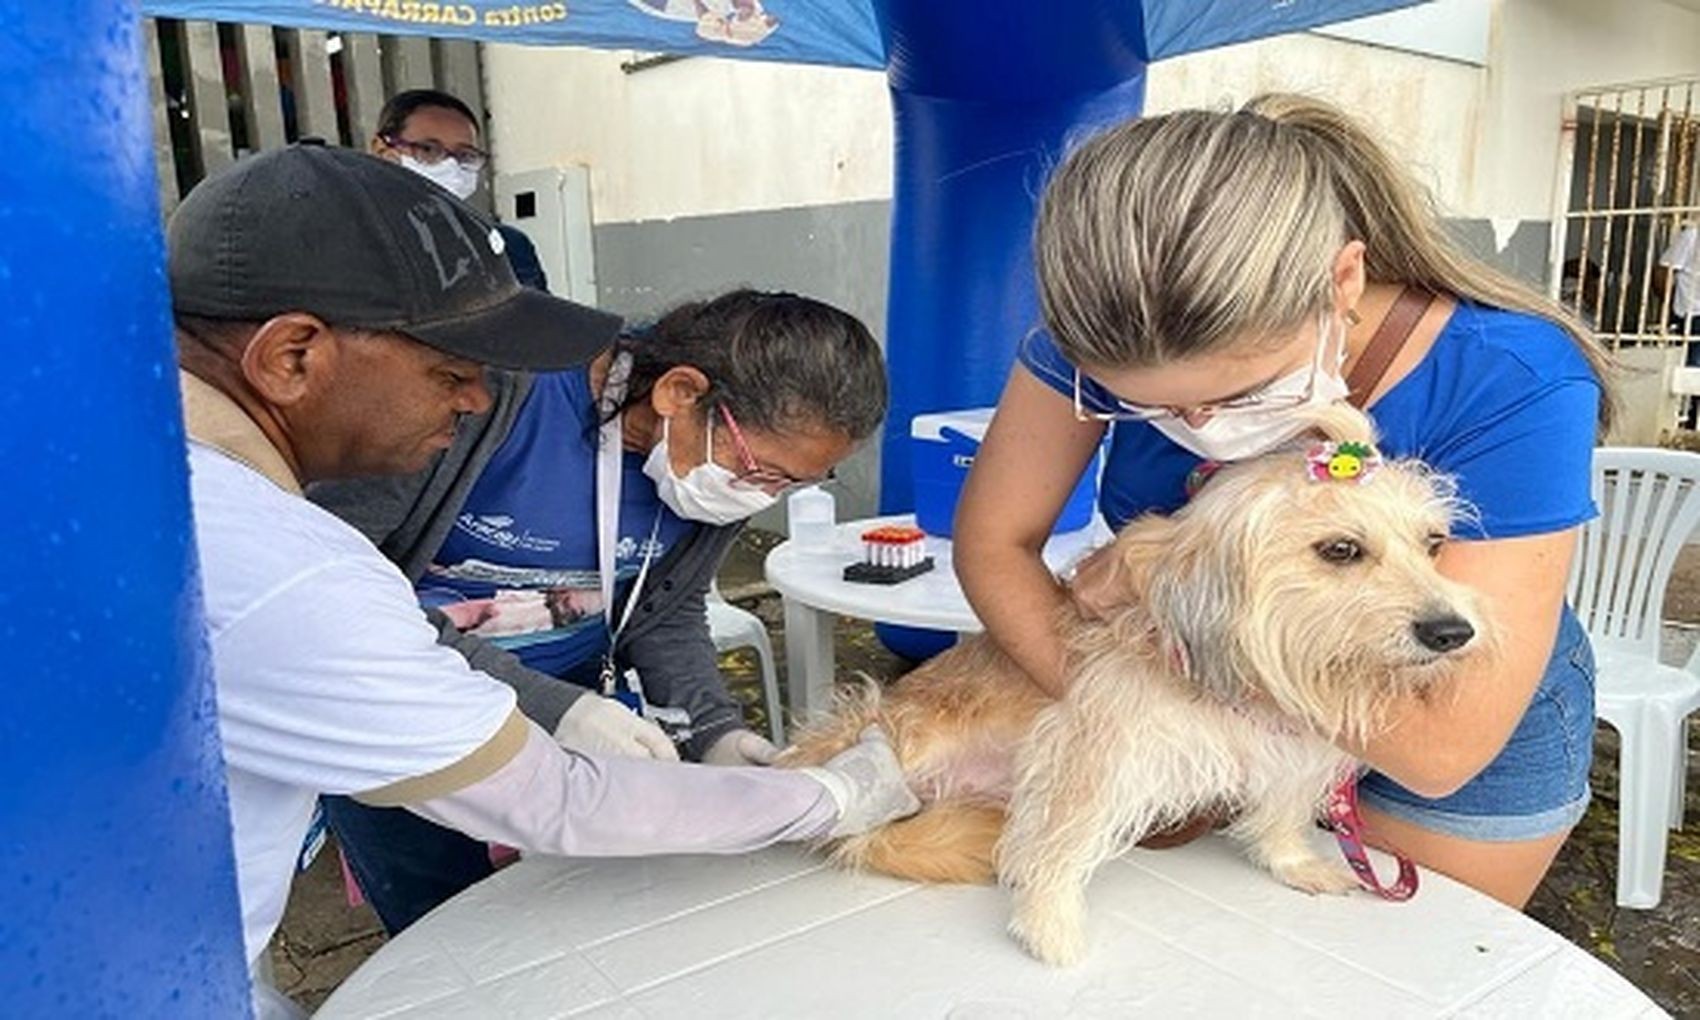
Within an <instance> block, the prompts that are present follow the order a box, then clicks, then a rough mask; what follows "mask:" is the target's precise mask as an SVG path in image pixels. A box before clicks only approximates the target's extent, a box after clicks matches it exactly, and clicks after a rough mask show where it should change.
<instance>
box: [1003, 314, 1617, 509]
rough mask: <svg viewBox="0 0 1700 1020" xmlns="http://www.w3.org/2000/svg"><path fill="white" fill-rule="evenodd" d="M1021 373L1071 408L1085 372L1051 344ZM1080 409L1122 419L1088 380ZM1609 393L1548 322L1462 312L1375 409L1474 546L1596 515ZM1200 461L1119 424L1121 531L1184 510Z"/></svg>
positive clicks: (1115, 449) (1385, 432) (1387, 443)
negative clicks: (1077, 380) (1601, 422)
mask: <svg viewBox="0 0 1700 1020" xmlns="http://www.w3.org/2000/svg"><path fill="white" fill-rule="evenodd" d="M1019 357H1020V361H1021V364H1023V365H1025V366H1026V367H1027V370H1028V371H1030V372H1032V373H1033V375H1034V376H1035V377H1037V378H1038V379H1040V380H1041V381H1043V382H1044V383H1046V384H1047V385H1049V386H1051V387H1052V388H1054V389H1056V390H1057V391H1058V392H1059V393H1062V394H1064V395H1065V396H1069V397H1070V398H1071V399H1072V396H1073V393H1074V366H1073V365H1072V364H1070V363H1069V362H1068V360H1067V359H1066V358H1064V357H1063V356H1062V353H1061V352H1060V351H1058V350H1057V348H1056V344H1055V342H1054V341H1052V340H1051V338H1050V336H1049V335H1048V334H1046V333H1035V334H1033V335H1032V336H1030V337H1029V338H1028V339H1027V340H1026V341H1025V342H1024V343H1023V344H1022V346H1021V350H1020V354H1019ZM1081 400H1082V402H1083V403H1085V404H1086V405H1088V406H1089V407H1092V408H1094V409H1097V410H1104V411H1107V410H1111V409H1113V408H1114V406H1115V397H1114V396H1113V395H1112V394H1111V393H1110V392H1109V391H1108V390H1106V389H1105V388H1104V387H1103V386H1101V385H1099V384H1098V383H1097V382H1095V381H1093V380H1092V379H1090V378H1083V379H1082V384H1081ZM1599 403H1600V384H1599V381H1598V380H1597V379H1596V378H1595V377H1594V373H1593V371H1592V369H1591V368H1590V367H1589V364H1588V360H1587V358H1586V357H1584V356H1583V354H1582V352H1581V351H1580V350H1579V349H1578V348H1577V346H1576V343H1575V341H1573V340H1572V339H1571V338H1570V336H1569V335H1568V334H1566V333H1565V332H1564V331H1563V330H1562V329H1560V328H1559V327H1558V326H1556V325H1554V324H1552V323H1551V322H1548V321H1547V320H1545V319H1541V318H1538V317H1536V316H1532V315H1527V314H1523V313H1520V312H1508V311H1502V310H1499V309H1496V308H1487V307H1483V306H1480V305H1471V304H1467V303H1464V302H1459V304H1458V307H1457V310H1456V311H1455V312H1453V314H1452V317H1451V318H1450V319H1449V320H1448V321H1447V323H1446V326H1445V328H1444V329H1442V330H1441V332H1440V336H1439V337H1437V338H1436V339H1435V342H1434V346H1433V347H1431V348H1430V349H1429V351H1428V352H1427V353H1426V354H1425V355H1424V356H1423V359H1422V361H1421V362H1419V363H1418V364H1417V366H1416V367H1415V368H1414V369H1412V371H1411V372H1410V374H1409V375H1407V376H1405V377H1404V378H1403V379H1401V380H1399V382H1398V383H1397V384H1396V385H1394V387H1393V388H1392V389H1391V390H1389V391H1387V393H1385V394H1384V395H1383V396H1382V397H1381V399H1379V400H1377V401H1376V402H1375V404H1374V406H1372V407H1371V408H1370V409H1369V410H1370V416H1371V417H1372V418H1374V419H1375V424H1376V427H1377V428H1378V429H1379V430H1380V432H1381V449H1382V451H1383V452H1384V453H1385V454H1387V455H1388V456H1392V457H1415V458H1417V459H1419V460H1422V461H1425V462H1427V463H1428V464H1430V465H1431V466H1433V467H1435V468H1437V469H1439V470H1440V471H1444V472H1446V473H1447V474H1450V475H1452V476H1453V477H1454V478H1456V479H1457V481H1458V494H1459V495H1460V496H1461V497H1463V498H1464V499H1465V500H1467V501H1468V503H1469V504H1470V506H1471V507H1473V508H1474V511H1475V517H1474V519H1466V520H1462V521H1459V522H1458V523H1457V525H1456V527H1455V531H1456V532H1457V534H1458V535H1459V536H1460V537H1462V538H1513V537H1516V536H1520V535H1537V534H1542V533H1546V532H1554V531H1562V530H1564V529H1566V528H1572V527H1575V526H1577V525H1579V524H1582V523H1584V522H1585V521H1588V520H1589V519H1591V518H1592V517H1593V516H1594V513H1595V509H1594V501H1593V497H1592V496H1591V495H1590V493H1589V474H1590V470H1591V463H1592V457H1593V449H1594V434H1595V422H1596V419H1597V415H1598V412H1599ZM1198 462H1199V458H1198V456H1197V455H1195V454H1193V453H1191V452H1190V451H1188V450H1186V449H1184V448H1182V447H1180V446H1178V445H1176V444H1175V443H1173V442H1171V441H1170V440H1169V438H1168V437H1167V436H1164V435H1163V434H1162V433H1161V432H1159V431H1157V429H1156V428H1154V427H1152V426H1151V425H1150V424H1148V423H1146V422H1135V421H1124V422H1117V423H1116V424H1115V425H1114V432H1113V434H1112V436H1111V438H1110V452H1109V456H1108V457H1107V458H1106V460H1105V464H1104V473H1103V478H1102V480H1101V482H1100V489H1099V506H1100V508H1101V509H1102V510H1103V513H1104V518H1105V520H1107V521H1108V522H1109V523H1110V525H1111V526H1112V527H1117V528H1119V527H1121V525H1123V524H1125V523H1127V522H1128V521H1129V520H1132V519H1133V518H1134V517H1137V516H1139V515H1140V514H1142V513H1147V512H1157V513H1170V512H1173V511H1174V510H1177V509H1179V508H1180V506H1181V504H1182V503H1184V502H1185V501H1186V495H1185V491H1184V490H1185V484H1186V476H1187V473H1188V472H1190V471H1191V470H1192V469H1193V467H1194V466H1196V465H1197V464H1198Z"/></svg>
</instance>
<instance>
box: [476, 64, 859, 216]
mask: <svg viewBox="0 0 1700 1020" xmlns="http://www.w3.org/2000/svg"><path fill="white" fill-rule="evenodd" d="M642 56H643V55H642V54H637V53H632V52H630V51H598V50H580V49H551V48H541V47H537V48H534V47H523V46H488V47H486V48H485V74H486V83H487V85H488V86H489V90H490V93H491V96H492V102H491V105H490V112H491V129H490V137H491V141H492V144H493V147H494V149H493V151H494V152H495V155H496V161H497V164H498V166H497V169H498V170H500V171H520V170H532V169H537V168H539V167H546V166H560V165H567V164H574V163H580V164H585V165H587V166H589V167H591V168H592V173H591V201H592V205H593V209H594V217H595V220H596V222H597V223H622V222H632V221H642V220H664V219H670V218H672V217H675V216H703V215H710V214H717V213H730V212H743V211H747V210H751V209H783V208H786V207H789V206H801V205H830V204H834V203H839V202H858V201H863V200H866V199H871V198H890V197H891V176H892V174H891V166H892V157H891V152H892V131H891V110H890V104H889V102H888V100H887V98H886V87H885V76H884V75H883V74H881V73H879V72H877V71H858V70H849V69H845V68H826V67H806V66H801V65H780V64H769V63H763V62H760V61H735V60H718V59H710V58H700V57H699V58H692V59H689V60H681V61H677V62H673V63H666V64H660V65H657V66H651V67H648V68H647V69H644V70H635V71H626V70H622V66H623V65H627V64H630V63H632V62H633V61H634V60H637V59H639V58H640V57H642Z"/></svg>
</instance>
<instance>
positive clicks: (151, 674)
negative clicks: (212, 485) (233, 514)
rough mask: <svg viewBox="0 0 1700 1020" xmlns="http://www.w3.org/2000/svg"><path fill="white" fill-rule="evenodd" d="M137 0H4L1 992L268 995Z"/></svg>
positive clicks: (193, 1007)
mask: <svg viewBox="0 0 1700 1020" xmlns="http://www.w3.org/2000/svg"><path fill="white" fill-rule="evenodd" d="M140 29H141V25H140V22H139V20H138V13H137V9H136V6H135V4H134V3H124V2H116V0H53V2H51V3H38V2H24V0H11V2H6V3H0V138H3V139H4V140H5V151H6V155H5V158H4V159H0V338H3V339H0V347H3V349H4V351H5V352H6V358H5V366H4V367H5V374H4V377H3V378H0V412H3V416H4V421H5V425H4V426H3V427H0V465H4V467H3V470H4V472H5V484H4V487H3V489H0V491H4V493H5V494H6V500H5V501H6V504H7V517H6V524H5V526H4V530H3V531H0V636H3V641H0V648H4V653H5V656H6V660H5V663H4V665H3V666H0V674H3V677H4V679H3V680H0V1013H3V1014H5V1015H6V1016H15V1017H96V1016H134V1017H143V1016H150V1017H166V1016H169V1017H241V1016H245V1015H247V1013H248V1011H249V992H248V980H247V969H246V963H245V961H244V960H243V953H242V938H241V930H240V915H239V911H238V908H237V897H236V881H235V870H234V867H233V864H232V859H231V850H230V835H229V832H230V823H229V820H228V818H227V812H226V806H225V790H224V769H223V764H222V761H221V759H220V753H219V744H218V735H217V729H216V719H215V716H214V711H213V700H212V688H211V685H210V682H209V677H208V674H207V663H206V656H205V653H204V650H203V649H204V639H203V637H202V629H201V613H200V595H199V581H198V578H197V574H196V567H195V557H194V544H193V538H192V535H191V533H190V527H189V501H188V489H187V482H186V472H185V461H184V448H183V431H182V426H181V424H180V418H179V414H180V412H179V409H178V393H177V380H176V371H175V368H174V359H173V355H172V347H171V334H170V329H169V325H168V317H167V312H168V301H167V295H166V282H165V268H164V267H165V258H164V250H163V246H162V243H161V235H160V220H159V205H158V189H157V186H156V184H155V177H154V161H153V143H152V140H151V137H150V132H151V130H152V121H151V117H150V113H149V100H148V89H147V79H146V77H145V76H144V74H143V71H142V66H141V59H142V56H141V55H142V53H143V47H142V37H141V35H140Z"/></svg>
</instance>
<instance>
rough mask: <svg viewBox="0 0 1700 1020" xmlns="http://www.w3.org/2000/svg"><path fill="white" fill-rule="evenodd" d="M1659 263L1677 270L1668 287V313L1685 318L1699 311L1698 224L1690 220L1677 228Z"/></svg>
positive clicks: (1699, 235)
mask: <svg viewBox="0 0 1700 1020" xmlns="http://www.w3.org/2000/svg"><path fill="white" fill-rule="evenodd" d="M1659 265H1661V266H1664V267H1665V268H1666V269H1669V270H1671V271H1672V272H1673V273H1675V274H1676V282H1675V283H1674V284H1673V285H1672V287H1671V315H1672V316H1674V317H1676V318H1679V319H1687V318H1690V317H1692V316H1696V315H1700V226H1695V225H1694V224H1692V223H1690V224H1688V225H1687V226H1685V227H1683V228H1682V230H1680V231H1678V232H1677V235H1676V239H1675V240H1673V241H1671V243H1670V247H1668V248H1666V249H1665V253H1664V254H1663V255H1660V256H1659Z"/></svg>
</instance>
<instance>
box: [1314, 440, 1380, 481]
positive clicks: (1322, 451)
mask: <svg viewBox="0 0 1700 1020" xmlns="http://www.w3.org/2000/svg"><path fill="white" fill-rule="evenodd" d="M1380 469H1381V451H1380V450H1377V449H1376V448H1375V447H1374V446H1371V445H1370V444H1369V443H1332V442H1330V443H1317V444H1316V445H1315V446H1312V447H1311V448H1310V451H1309V452H1308V453H1307V454H1306V455H1305V474H1306V476H1307V477H1308V478H1309V479H1310V480H1311V481H1313V482H1357V483H1359V484H1362V483H1363V482H1366V481H1368V480H1369V479H1370V476H1371V475H1374V474H1375V473H1376V472H1377V471H1378V470H1380Z"/></svg>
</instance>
